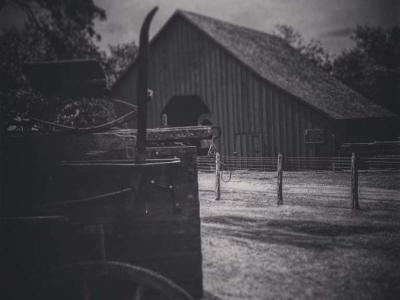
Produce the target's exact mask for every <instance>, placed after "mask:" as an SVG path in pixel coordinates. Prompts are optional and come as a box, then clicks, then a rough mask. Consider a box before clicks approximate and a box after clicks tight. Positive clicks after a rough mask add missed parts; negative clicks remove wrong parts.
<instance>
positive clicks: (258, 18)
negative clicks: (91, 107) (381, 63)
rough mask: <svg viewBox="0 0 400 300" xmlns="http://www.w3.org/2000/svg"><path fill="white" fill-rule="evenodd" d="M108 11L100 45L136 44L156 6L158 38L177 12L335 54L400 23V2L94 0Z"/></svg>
mask: <svg viewBox="0 0 400 300" xmlns="http://www.w3.org/2000/svg"><path fill="white" fill-rule="evenodd" d="M94 1H95V3H96V4H97V5H98V6H100V7H102V8H104V9H105V10H106V12H107V20H106V21H102V22H97V24H96V28H97V30H98V32H99V33H100V34H101V35H102V41H101V42H100V46H101V47H102V48H103V49H107V45H108V44H117V43H121V42H126V41H131V40H132V39H135V40H137V35H138V32H139V29H140V25H141V22H142V21H143V18H144V16H145V14H146V13H147V12H148V11H149V10H150V9H151V8H152V7H154V6H155V5H158V6H159V8H160V9H159V11H158V13H157V15H156V16H155V18H154V22H153V24H152V34H154V33H156V32H157V31H158V30H159V29H160V27H161V26H162V25H163V24H164V23H165V22H166V21H167V19H168V18H169V17H170V16H171V15H172V14H173V13H174V11H175V10H176V9H184V10H189V11H193V12H197V13H200V14H205V15H208V16H212V17H215V18H218V19H222V20H225V21H228V22H232V23H236V24H240V25H243V26H247V27H250V28H254V29H258V30H262V31H266V32H271V31H272V30H273V28H274V26H275V25H276V24H288V25H292V26H293V27H294V28H295V29H296V30H298V31H299V32H300V33H301V34H302V35H303V36H304V37H305V38H306V39H311V38H314V39H317V40H320V41H321V42H322V44H323V46H324V47H325V48H326V49H327V50H329V51H330V52H331V53H333V54H337V53H339V52H340V51H341V50H343V49H346V48H349V47H351V45H352V44H351V41H350V39H349V33H350V31H351V29H352V28H354V27H355V26H356V25H358V24H370V25H382V26H391V25H394V24H396V22H397V23H400V0H94ZM17 19H18V18H17V17H16V15H15V13H14V12H13V11H11V10H9V9H3V10H2V11H0V29H1V28H2V27H3V26H4V25H5V24H8V23H12V22H13V21H15V20H17Z"/></svg>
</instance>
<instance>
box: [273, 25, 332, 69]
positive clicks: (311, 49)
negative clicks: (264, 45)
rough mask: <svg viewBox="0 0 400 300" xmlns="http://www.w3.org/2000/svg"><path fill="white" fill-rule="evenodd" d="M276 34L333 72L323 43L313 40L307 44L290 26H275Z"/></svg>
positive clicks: (318, 64) (312, 60)
mask: <svg viewBox="0 0 400 300" xmlns="http://www.w3.org/2000/svg"><path fill="white" fill-rule="evenodd" d="M274 34H275V35H277V36H279V37H281V38H282V39H283V40H285V41H286V42H288V43H289V45H291V46H292V47H293V48H295V49H297V50H298V51H299V52H300V53H301V54H302V55H303V56H304V57H306V58H307V59H309V60H310V61H311V62H312V63H314V64H315V65H317V66H319V67H321V68H323V69H324V70H325V71H327V72H330V71H331V67H332V66H331V56H330V55H329V53H328V52H326V51H325V49H324V48H323V47H322V45H321V43H320V42H319V41H317V40H314V39H312V40H311V41H309V42H305V40H304V38H303V36H302V35H301V34H300V33H299V32H298V31H296V30H295V29H294V28H293V27H292V26H290V25H284V24H279V25H276V26H275V31H274Z"/></svg>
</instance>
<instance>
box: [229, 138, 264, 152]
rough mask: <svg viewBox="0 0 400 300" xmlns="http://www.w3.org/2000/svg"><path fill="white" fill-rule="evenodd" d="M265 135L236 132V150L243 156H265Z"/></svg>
mask: <svg viewBox="0 0 400 300" xmlns="http://www.w3.org/2000/svg"><path fill="white" fill-rule="evenodd" d="M263 151H264V147H263V137H262V135H261V134H259V133H236V134H235V152H236V153H237V155H238V156H243V157H261V156H263V154H264V153H263Z"/></svg>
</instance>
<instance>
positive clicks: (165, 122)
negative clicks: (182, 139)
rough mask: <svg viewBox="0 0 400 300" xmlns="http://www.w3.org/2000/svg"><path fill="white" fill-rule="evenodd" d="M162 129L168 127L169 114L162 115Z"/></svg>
mask: <svg viewBox="0 0 400 300" xmlns="http://www.w3.org/2000/svg"><path fill="white" fill-rule="evenodd" d="M161 127H168V116H167V114H162V116H161Z"/></svg>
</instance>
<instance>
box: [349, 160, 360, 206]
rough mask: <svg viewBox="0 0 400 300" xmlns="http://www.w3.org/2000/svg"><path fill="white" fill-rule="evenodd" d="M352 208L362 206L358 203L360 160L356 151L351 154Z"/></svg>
mask: <svg viewBox="0 0 400 300" xmlns="http://www.w3.org/2000/svg"><path fill="white" fill-rule="evenodd" d="M351 208H352V209H359V208H360V207H359V205H358V161H357V156H356V154H355V153H352V154H351Z"/></svg>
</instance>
